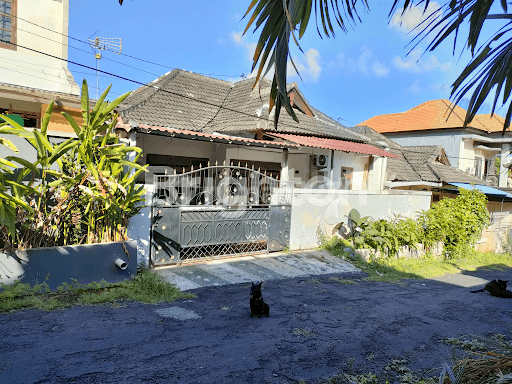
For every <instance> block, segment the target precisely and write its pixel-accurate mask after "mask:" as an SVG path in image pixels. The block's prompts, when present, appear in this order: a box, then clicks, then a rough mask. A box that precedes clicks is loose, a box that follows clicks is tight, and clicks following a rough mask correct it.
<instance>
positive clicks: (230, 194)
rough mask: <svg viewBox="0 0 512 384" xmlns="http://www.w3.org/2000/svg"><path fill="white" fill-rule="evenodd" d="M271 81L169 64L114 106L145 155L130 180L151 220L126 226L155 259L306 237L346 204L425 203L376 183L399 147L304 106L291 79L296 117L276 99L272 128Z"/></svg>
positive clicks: (124, 132) (420, 195)
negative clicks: (142, 170) (143, 193)
mask: <svg viewBox="0 0 512 384" xmlns="http://www.w3.org/2000/svg"><path fill="white" fill-rule="evenodd" d="M270 89H271V82H270V81H268V80H267V79H262V80H261V81H260V82H259V84H257V85H256V86H254V79H245V80H240V81H236V82H229V81H223V80H218V79H213V78H211V77H207V76H204V75H200V74H197V73H192V72H188V71H184V70H180V69H175V70H173V71H171V72H169V73H166V74H165V75H163V76H161V77H159V78H157V79H155V80H154V81H153V82H151V83H149V84H147V85H146V86H143V87H140V88H139V89H137V90H135V91H134V92H132V94H131V95H130V96H129V97H128V98H127V99H126V100H125V101H124V103H123V104H122V105H121V106H120V107H119V109H118V112H119V113H120V118H119V122H118V124H117V129H116V132H117V133H118V135H119V136H121V137H124V138H127V139H129V140H130V142H131V145H133V146H138V147H140V148H142V150H143V154H144V155H143V156H142V157H141V158H140V159H139V162H140V164H144V165H148V170H149V172H147V173H146V175H141V178H140V179H139V180H138V181H139V182H143V183H145V186H146V190H148V191H149V192H150V194H149V195H148V199H147V200H148V202H150V201H152V202H151V211H149V209H148V211H146V213H144V215H146V216H144V217H145V218H146V217H147V218H152V219H151V222H150V223H149V224H148V223H146V222H144V221H141V222H140V224H137V225H135V224H134V227H136V228H137V229H134V230H131V233H133V236H134V237H135V236H138V238H139V240H140V241H139V243H140V244H151V246H150V247H147V248H150V249H151V260H152V261H151V262H152V263H153V264H154V265H157V266H158V265H165V264H169V263H175V262H181V261H182V260H190V259H199V258H204V257H213V256H217V255H229V254H238V253H246V252H260V251H273V250H280V249H284V248H287V247H289V248H290V249H303V248H311V247H315V246H318V239H319V238H320V237H321V236H324V235H328V236H330V234H331V233H332V228H333V227H334V226H335V225H336V224H337V223H339V222H340V221H346V220H347V214H348V212H349V211H350V210H351V209H352V208H357V209H358V210H359V211H360V212H361V213H362V214H363V215H371V216H373V217H376V218H386V217H389V216H390V215H391V214H392V213H397V214H401V215H403V216H408V217H410V216H413V215H414V212H415V211H417V210H419V209H426V208H428V206H429V205H430V192H425V191H390V190H388V191H384V182H385V174H386V164H387V162H388V159H390V158H395V157H397V155H395V154H393V153H391V152H389V151H387V150H386V149H385V148H379V147H377V146H375V145H372V144H371V143H369V141H368V138H367V137H366V136H364V135H362V134H359V133H358V132H355V131H352V130H349V129H348V128H347V127H345V126H343V125H341V124H339V123H338V122H337V121H335V120H333V119H331V118H329V117H328V116H326V115H325V114H323V113H322V112H321V111H319V110H317V109H316V108H314V107H313V106H312V105H311V104H310V103H309V102H308V101H307V99H306V98H305V96H304V95H303V94H302V92H301V91H300V90H299V87H298V85H297V84H295V83H292V84H290V85H288V88H287V91H288V95H289V97H290V101H291V103H292V106H293V108H294V109H295V112H296V114H297V116H298V119H299V122H296V121H294V120H293V119H292V118H291V117H290V116H289V115H288V114H287V113H286V111H285V110H284V109H283V111H282V112H281V114H280V120H279V125H278V128H277V130H276V129H274V121H273V117H274V113H275V111H274V109H272V110H271V111H270V112H269V105H268V99H269V93H270ZM404 196H407V199H408V200H407V201H408V202H409V204H404V201H405V200H404ZM152 197H154V199H153V200H151V198H152ZM147 220H149V219H147ZM143 228H148V229H147V232H146V234H144V235H142V233H143V232H142V229H143ZM149 228H151V230H149ZM139 252H140V253H144V257H145V258H146V259H147V258H148V257H149V256H148V253H149V251H146V250H142V249H139Z"/></svg>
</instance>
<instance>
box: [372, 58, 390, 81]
mask: <svg viewBox="0 0 512 384" xmlns="http://www.w3.org/2000/svg"><path fill="white" fill-rule="evenodd" d="M372 72H373V74H374V75H375V76H377V77H386V76H387V75H389V68H388V67H386V66H385V65H384V64H383V63H381V62H379V61H375V62H374V63H373V64H372Z"/></svg>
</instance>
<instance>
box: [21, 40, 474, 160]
mask: <svg viewBox="0 0 512 384" xmlns="http://www.w3.org/2000/svg"><path fill="white" fill-rule="evenodd" d="M11 44H12V43H11ZM13 45H16V46H18V47H20V48H23V49H26V50H29V51H32V52H36V53H39V54H42V55H45V56H49V57H52V58H54V59H58V60H62V61H66V62H68V63H71V64H74V65H78V66H80V67H84V68H87V69H92V70H96V69H94V68H92V67H89V66H87V65H85V64H81V63H77V62H74V61H71V60H68V59H63V58H61V57H57V56H54V55H51V54H49V53H46V52H41V51H38V50H36V49H32V48H28V47H25V46H22V45H19V44H13ZM99 72H101V73H104V74H107V75H109V76H112V77H115V78H118V79H121V80H125V81H128V82H131V83H135V84H138V85H141V86H144V87H149V88H152V89H156V90H159V91H162V92H164V93H169V94H172V95H174V96H178V97H182V98H185V99H189V100H191V101H195V102H199V103H202V104H205V105H209V106H212V107H216V108H219V110H220V109H224V110H226V111H230V112H234V113H238V114H241V115H245V116H248V117H251V118H255V119H259V120H264V121H266V122H267V121H268V119H266V118H265V117H261V116H254V115H251V114H249V113H246V112H242V111H238V110H235V109H232V108H228V107H224V106H222V105H217V104H214V103H209V102H207V101H204V100H197V99H195V98H193V97H190V96H186V95H182V94H179V93H176V92H172V91H169V90H166V89H162V88H160V87H157V86H154V85H149V84H145V83H142V82H140V81H137V80H132V79H129V78H127V77H123V76H120V75H116V74H113V73H110V72H106V71H103V70H99ZM93 88H94V87H93ZM281 125H284V126H288V127H292V128H297V127H296V126H294V125H291V124H286V123H281ZM301 129H304V130H306V131H309V132H312V133H315V134H316V133H317V132H315V131H313V130H311V129H307V128H304V127H301ZM393 149H397V150H401V151H407V152H411V153H418V154H422V155H428V153H425V152H421V151H413V150H409V149H402V148H393ZM447 157H450V158H457V159H465V160H472V161H476V159H474V158H465V157H455V156H448V155H447Z"/></svg>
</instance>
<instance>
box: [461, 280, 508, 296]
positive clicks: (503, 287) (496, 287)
mask: <svg viewBox="0 0 512 384" xmlns="http://www.w3.org/2000/svg"><path fill="white" fill-rule="evenodd" d="M507 282H508V281H507V280H498V279H496V280H493V281H491V282H490V283H487V284H486V285H485V287H483V288H482V289H479V290H477V291H471V293H476V292H484V291H487V292H489V293H490V294H491V295H493V296H496V297H503V298H512V292H511V291H509V290H508V289H507Z"/></svg>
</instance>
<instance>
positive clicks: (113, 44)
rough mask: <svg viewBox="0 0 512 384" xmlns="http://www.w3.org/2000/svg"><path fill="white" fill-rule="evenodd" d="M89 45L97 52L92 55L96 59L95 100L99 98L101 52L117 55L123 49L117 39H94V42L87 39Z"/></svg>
mask: <svg viewBox="0 0 512 384" xmlns="http://www.w3.org/2000/svg"><path fill="white" fill-rule="evenodd" d="M87 40H88V41H89V44H90V45H91V47H92V48H93V49H96V50H97V51H98V52H97V53H96V54H95V55H94V57H95V58H96V100H98V98H99V92H100V77H99V70H100V59H101V50H104V51H110V52H115V53H117V54H118V55H119V54H120V53H121V48H122V47H123V43H122V41H121V39H120V38H118V37H96V38H95V39H94V40H91V39H87Z"/></svg>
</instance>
